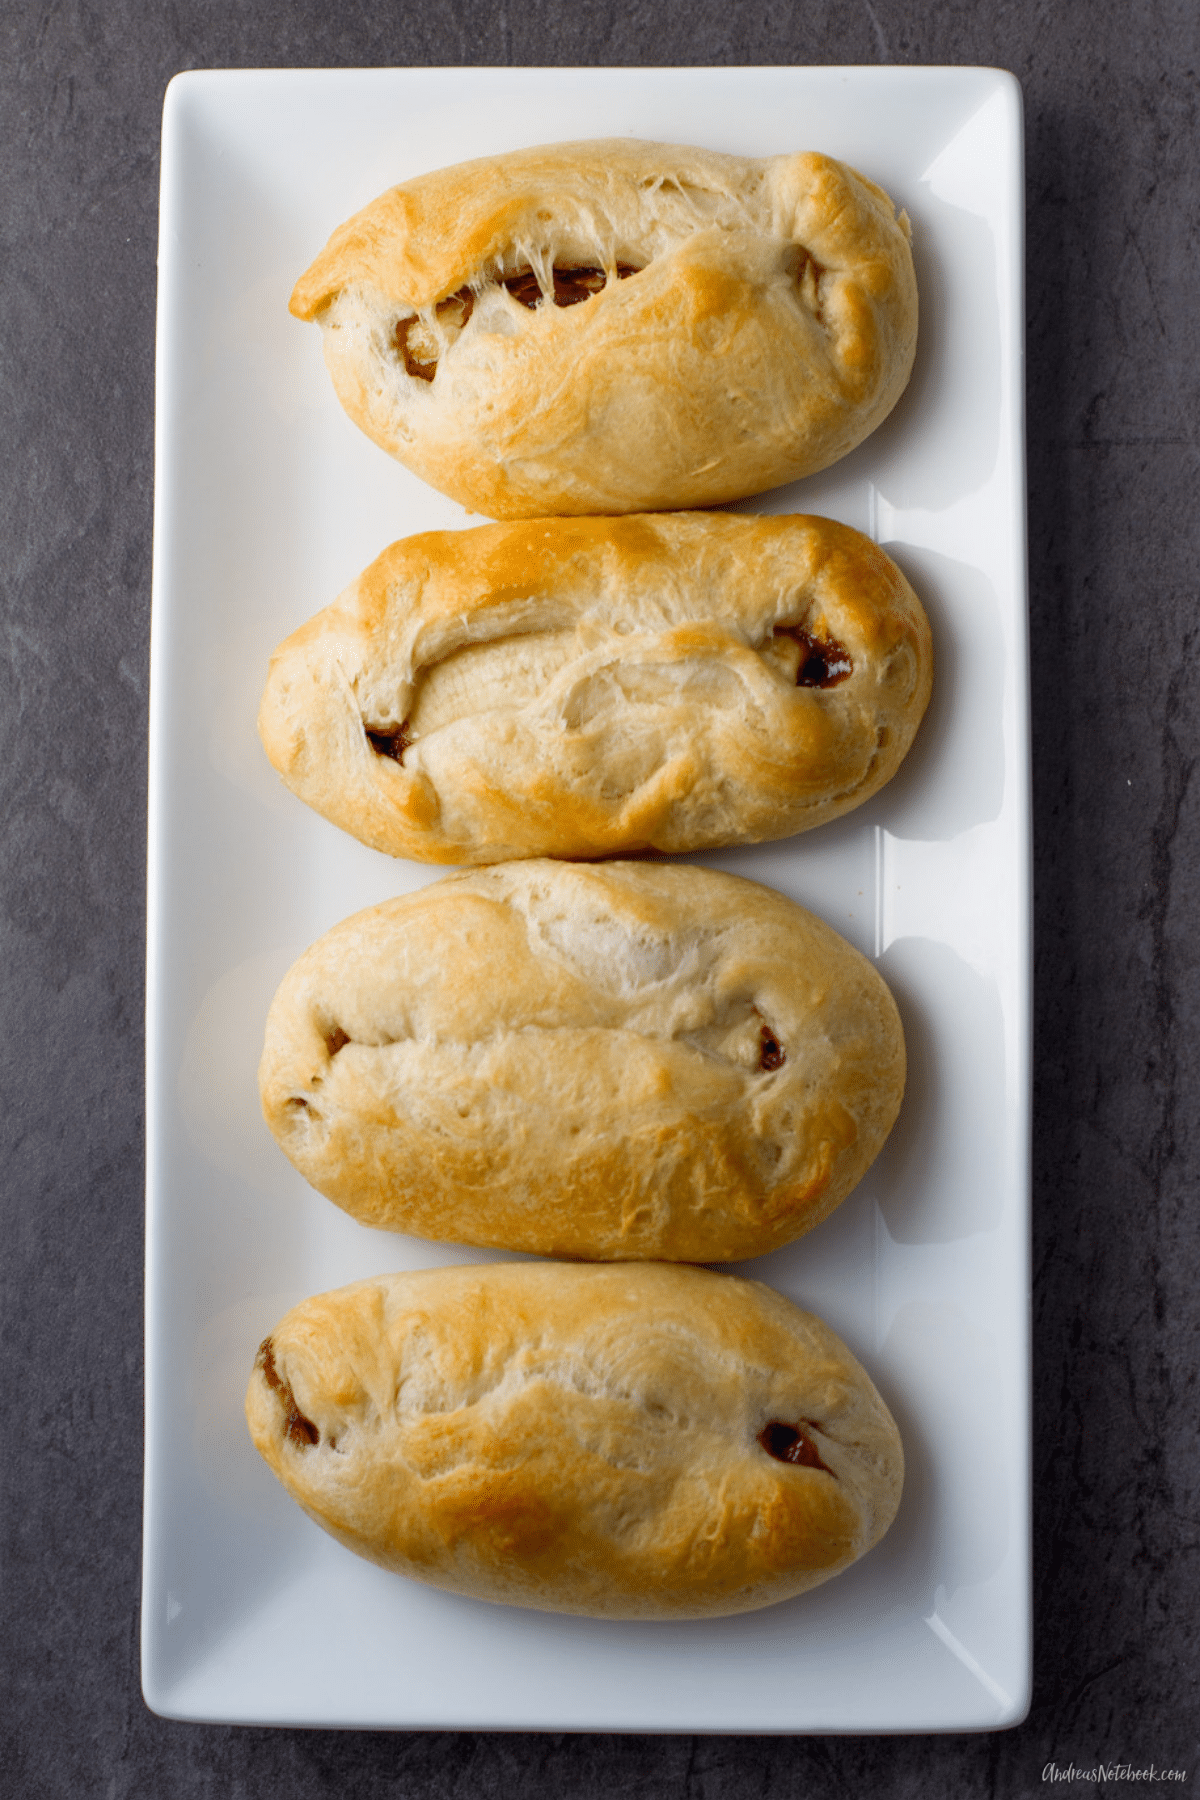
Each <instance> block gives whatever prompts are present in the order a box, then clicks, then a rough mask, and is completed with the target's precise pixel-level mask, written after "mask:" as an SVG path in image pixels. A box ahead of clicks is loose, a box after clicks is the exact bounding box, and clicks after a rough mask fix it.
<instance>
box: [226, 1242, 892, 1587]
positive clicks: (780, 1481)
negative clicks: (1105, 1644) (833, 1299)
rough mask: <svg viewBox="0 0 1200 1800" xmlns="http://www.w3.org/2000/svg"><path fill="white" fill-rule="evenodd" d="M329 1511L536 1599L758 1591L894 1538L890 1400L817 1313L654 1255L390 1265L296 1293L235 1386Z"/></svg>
mask: <svg viewBox="0 0 1200 1800" xmlns="http://www.w3.org/2000/svg"><path fill="white" fill-rule="evenodd" d="M246 1417H247V1421H248V1423H249V1426H250V1432H251V1435H252V1437H253V1439H254V1442H255V1445H256V1446H257V1448H258V1449H259V1450H260V1451H261V1453H262V1455H263V1456H264V1457H265V1458H266V1460H267V1462H268V1463H269V1465H270V1467H271V1469H272V1471H273V1473H274V1474H275V1475H277V1476H278V1477H279V1479H280V1481H282V1482H283V1484H284V1486H285V1487H286V1488H287V1490H288V1492H289V1493H290V1494H291V1496H292V1498H293V1499H294V1500H296V1501H298V1502H299V1504H300V1505H301V1506H302V1507H303V1508H304V1510H305V1512H306V1513H308V1515H309V1517H310V1518H312V1519H315V1520H316V1522H317V1524H318V1525H321V1526H323V1527H324V1528H325V1530H326V1531H328V1532H331V1533H332V1535H333V1536H334V1537H336V1538H337V1539H338V1540H339V1541H340V1542H341V1543H343V1544H344V1545H346V1547H347V1548H348V1549H350V1550H353V1551H356V1552H357V1553H358V1554H359V1555H360V1556H366V1557H369V1558H370V1560H371V1561H372V1562H376V1563H380V1564H382V1566H383V1567H384V1568H386V1569H393V1570H396V1571H398V1572H399V1573H400V1574H402V1575H409V1576H412V1577H413V1578H414V1579H416V1580H417V1581H424V1582H428V1583H430V1584H431V1585H432V1586H434V1587H440V1588H449V1589H451V1590H452V1591H454V1592H456V1593H460V1594H468V1595H471V1596H472V1597H474V1598H476V1599H480V1600H496V1601H505V1602H508V1603H509V1604H511V1605H515V1606H529V1607H535V1608H538V1609H539V1610H541V1611H544V1612H570V1613H590V1614H593V1615H596V1616H599V1617H604V1618H612V1619H663V1618H673V1619H684V1618H705V1617H712V1616H716V1615H720V1614H723V1613H736V1612H747V1611H750V1610H751V1609H753V1608H755V1607H761V1606H769V1605H770V1604H771V1603H772V1602H774V1601H777V1600H786V1599H789V1598H791V1597H792V1596H793V1595H795V1594H800V1593H803V1592H804V1591H805V1589H807V1588H811V1587H814V1586H816V1584H817V1583H818V1582H821V1581H825V1580H827V1579H828V1577H829V1576H831V1575H835V1574H837V1573H838V1572H839V1571H840V1570H841V1569H844V1568H845V1567H846V1566H847V1565H848V1564H849V1563H852V1562H853V1561H854V1560H855V1559H856V1558H857V1557H859V1556H861V1555H862V1554H863V1553H864V1551H866V1550H869V1549H870V1548H871V1546H872V1545H873V1544H874V1543H876V1542H877V1541H878V1539H879V1538H881V1537H882V1536H883V1533H884V1532H885V1531H886V1530H887V1528H888V1525H889V1524H890V1523H891V1521H892V1518H893V1517H894V1515H895V1512H896V1508H897V1506H898V1504H899V1500H900V1489H901V1484H902V1481H903V1474H904V1461H903V1452H902V1449H901V1445H900V1438H899V1434H898V1433H897V1431H896V1427H895V1424H894V1422H893V1420H892V1418H891V1415H890V1414H889V1412H888V1411H887V1408H886V1407H885V1406H884V1404H883V1402H882V1400H881V1399H880V1398H879V1395H878V1394H877V1393H876V1391H875V1389H874V1387H873V1386H872V1384H871V1382H870V1380H869V1379H868V1377H867V1375H866V1374H865V1373H864V1371H863V1370H862V1368H861V1367H860V1366H859V1364H858V1363H857V1362H856V1361H855V1360H854V1358H853V1357H852V1356H851V1355H850V1353H849V1351H848V1350H847V1349H846V1347H845V1345H844V1344H842V1343H841V1342H840V1341H839V1339H838V1338H836V1337H835V1336H834V1334H833V1332H832V1331H830V1330H829V1328H828V1326H826V1325H823V1324H822V1323H821V1321H820V1320H819V1319H816V1318H814V1317H812V1316H811V1315H810V1314H808V1313H803V1312H801V1311H800V1310H799V1309H798V1308H797V1307H795V1306H793V1305H791V1303H790V1302H789V1301H787V1300H784V1299H783V1298H782V1297H781V1296H780V1295H779V1294H776V1293H774V1292H772V1290H771V1289H770V1288H767V1287H763V1286H762V1285H761V1284H760V1283H758V1282H751V1281H739V1280H736V1279H735V1278H734V1277H733V1276H730V1275H714V1274H712V1273H710V1272H708V1271H707V1270H701V1269H679V1268H671V1267H667V1266H665V1265H662V1264H655V1263H649V1264H646V1263H643V1264H626V1265H620V1266H616V1267H612V1268H604V1269H597V1268H581V1267H578V1266H573V1265H569V1264H561V1265H555V1264H545V1263H507V1264H504V1263H502V1264H498V1265H493V1266H491V1267H484V1268H480V1267H467V1268H450V1269H424V1270H421V1271H420V1272H418V1273H415V1274H408V1275H392V1276H381V1277H376V1278H375V1279H373V1280H369V1281H360V1282H357V1283H355V1285H354V1286H352V1287H346V1288H342V1289H340V1290H339V1291H338V1292H336V1293H331V1294H322V1295H319V1296H318V1297H317V1298H316V1299H312V1300H306V1301H304V1302H303V1303H302V1304H301V1305H300V1306H297V1307H295V1308H294V1309H293V1310H292V1311H291V1312H290V1313H288V1315H287V1317H286V1318H285V1319H284V1320H283V1321H282V1322H281V1323H280V1324H279V1325H277V1326H276V1328H275V1330H274V1331H273V1332H272V1333H271V1336H270V1337H269V1338H267V1339H266V1340H265V1342H264V1343H263V1344H262V1346H261V1348H260V1350H259V1353H258V1358H257V1362H256V1364H255V1370H254V1374H253V1376H252V1378H251V1381H250V1387H249V1391H248V1393H247V1396H246Z"/></svg>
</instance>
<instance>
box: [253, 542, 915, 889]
mask: <svg viewBox="0 0 1200 1800" xmlns="http://www.w3.org/2000/svg"><path fill="white" fill-rule="evenodd" d="M931 672H932V654H931V648H930V636H929V627H928V624H927V621H926V618H925V614H924V612H923V611H922V608H921V605H920V603H919V601H918V600H917V598H916V596H915V595H914V593H913V591H912V589H911V588H910V587H909V585H908V583H907V582H906V581H905V579H904V577H903V575H901V573H900V571H899V570H898V569H897V568H896V566H895V564H894V563H893V562H892V561H891V560H890V559H889V558H888V557H887V556H885V555H884V553H883V552H882V551H881V550H879V549H878V548H877V547H876V546H875V545H874V544H872V543H871V541H870V540H869V539H868V538H865V537H863V536H862V535H861V534H860V533H859V532H856V531H852V530H850V529H849V528H848V527H847V526H844V525H839V524H835V523H834V522H833V521H831V520H828V519H814V518H794V517H771V518H758V519H756V518H740V517H734V516H729V515H723V514H667V515H650V516H642V517H633V518H623V519H621V518H618V519H539V520H534V521H531V522H529V523H523V524H511V525H491V526H481V527H479V528H478V529H476V530H473V531H462V532H428V533H425V534H423V535H421V536H419V537H413V538H406V539H404V540H403V541H402V542H400V543H397V544H393V545H392V546H391V548H390V549H389V550H386V551H385V552H384V553H383V555H382V556H380V557H379V558H378V559H377V560H376V561H375V562H374V563H372V564H371V566H370V568H369V569H367V570H366V571H365V572H364V573H363V574H362V575H361V576H359V578H358V579H357V581H355V582H353V583H352V584H351V586H350V587H349V588H347V590H346V591H345V593H344V594H343V595H342V596H341V598H340V599H339V600H338V601H337V602H336V603H335V604H334V605H333V606H331V607H329V608H327V610H326V611H325V612H323V613H320V614H318V616H317V617H316V618H315V619H313V620H312V621H311V622H310V623H309V624H307V625H305V626H303V627H302V628H301V629H300V630H299V631H297V632H295V633H294V634H293V636H292V637H290V638H289V639H288V640H287V642H286V643H284V644H282V645H281V646H280V648H279V649H278V650H277V651H276V653H275V655H274V656H273V658H272V661H271V673H270V678H269V680H268V683H267V689H266V692H265V694H264V696H263V702H262V709H261V712H260V715H259V729H260V731H261V733H262V738H263V743H264V745H265V747H266V750H267V753H268V755H269V756H270V758H271V761H272V762H273V763H274V765H275V767H276V768H277V769H278V770H279V772H280V774H281V775H282V776H283V778H284V780H285V781H286V782H287V784H288V785H289V787H291V788H292V789H294V791H295V792H296V793H298V794H299V795H300V796H301V798H302V799H304V800H306V801H307V802H308V803H309V805H310V806H313V807H315V808H316V810H317V811H318V812H321V813H323V814H324V815H325V816H326V817H327V818H329V819H332V820H333V821H334V823H335V824H337V825H340V826H342V827H343V828H344V829H345V830H347V831H350V832H352V833H353V834H354V835H355V836H356V837H359V838H361V839H362V840H363V841H364V842H365V843H368V844H372V845H374V846H375V848H377V849H380V850H386V851H388V852H390V853H391V854H392V855H396V856H407V857H413V858H416V859H418V860H421V861H428V862H496V861H500V860H503V859H506V858H509V857H518V856H536V855H554V856H567V857H584V856H604V855H613V854H620V853H622V852H625V853H628V852H631V851H637V850H643V849H657V850H668V851H687V850H696V849H703V848H709V847H712V846H716V845H721V844H736V843H747V842H757V841H759V840H762V839H765V838H775V837H783V836H786V835H788V834H789V833H791V832H795V831H804V830H807V829H808V828H809V827H810V826H812V825H817V824H820V823H822V822H823V821H825V820H827V819H833V818H837V817H838V816H839V815H840V814H842V813H844V812H846V811H848V810H849V809H850V808H851V807H854V806H856V805H858V804H859V803H860V802H861V801H863V800H866V799H867V798H869V797H870V795H871V794H873V793H875V792H876V791H877V790H878V789H879V788H880V787H881V786H882V785H883V783H884V782H885V781H887V780H888V779H889V777H890V776H891V775H892V773H893V772H894V771H895V769H896V768H897V766H898V765H899V763H900V761H901V759H902V758H903V756H904V754H905V752H906V751H907V749H908V747H909V744H910V743H911V741H912V737H913V734H914V732H915V730H916V728H917V725H918V723H919V721H920V719H921V716H922V714H923V712H924V710H925V706H926V703H927V700H928V697H929V691H930V681H931Z"/></svg>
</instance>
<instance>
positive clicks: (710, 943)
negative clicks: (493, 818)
mask: <svg viewBox="0 0 1200 1800" xmlns="http://www.w3.org/2000/svg"><path fill="white" fill-rule="evenodd" d="M904 1072H905V1057H904V1039H903V1034H902V1031H901V1027H900V1020H899V1015H898V1013H897V1010H896V1006H895V1002H894V1001H893V999H892V996H891V994H890V993H889V991H888V989H887V987H886V985H885V984H884V982H883V981H882V980H881V978H880V977H879V975H878V974H877V973H876V971H875V969H874V968H873V967H872V966H871V964H870V963H869V962H868V961H867V960H866V958H865V957H863V956H860V955H859V953H858V952H857V951H856V950H855V949H853V948H852V947H851V945H849V944H847V943H846V942H845V940H844V939H842V938H840V937H839V936H838V935H837V933H836V932H834V931H832V930H831V929H830V928H829V927H828V926H827V925H825V924H823V923H822V922H821V921H820V920H819V919H817V918H814V917H813V915H812V914H811V913H808V912H806V911H805V910H804V909H803V908H802V907H799V906H796V905H795V904H794V903H793V902H792V901H790V900H787V899H785V898H784V897H783V896H782V895H780V894H777V893H775V892H774V891H773V890H772V889H770V888H765V887H761V886H760V885H759V884H758V883H757V882H751V881H745V880H742V879H741V878H740V877H737V876H733V875H725V874H719V873H716V872H714V871H711V870H707V869H699V868H693V867H690V866H688V865H679V864H669V865H662V864H654V863H609V864H601V865H597V866H591V865H587V864H576V863H559V862H543V861H530V862H519V863H503V864H500V865H498V866H497V867H495V868H489V869H479V870H472V871H469V872H466V873H463V874H457V875H450V876H446V877H444V878H443V879H442V880H440V881H437V882H434V883H433V884H432V885H431V886H429V887H426V888H423V889H421V890H420V891H419V892H418V893H415V894H409V895H405V896H403V897H402V898H400V899H395V900H390V901H387V902H385V903H384V904H383V905H381V906H376V907H372V908H370V909H368V910H367V911H366V912H362V913H358V914H356V915H355V916H354V917H353V918H350V919H347V920H345V921H344V922H343V923H342V924H341V925H339V926H337V927H335V929H334V930H333V931H331V932H328V933H327V934H326V935H325V936H324V937H323V938H321V939H320V940H319V941H318V942H317V943H316V944H314V945H313V946H312V948H311V949H310V950H308V951H307V952H306V954H305V955H304V956H303V957H302V958H301V959H300V961H299V962H298V963H297V964H296V965H295V966H294V967H293V969H292V970H291V971H290V973H289V974H288V975H287V977H286V978H285V980H284V982H283V984H282V986H281V987H280V989H279V992H278V993H277V995H276V997H275V1000H274V1002H273V1003H272V1006H271V1011H270V1015H269V1017H268V1021H267V1028H266V1042H265V1046H264V1050H263V1057H262V1063H261V1067H260V1071H259V1082H260V1091H261V1095H262V1103H263V1111H264V1114H265V1117H266V1120H267V1123H268V1124H269V1126H270V1128H271V1130H272V1131H273V1133H274V1134H275V1137H276V1139H277V1140H278V1142H279V1144H280V1145H281V1147H282V1148H283V1150H284V1151H285V1152H286V1154H287V1155H288V1156H289V1157H290V1158H291V1160H292V1161H293V1162H294V1163H295V1165H296V1167H297V1168H298V1169H299V1170H300V1171H301V1173H302V1174H303V1175H304V1176H305V1177H306V1179H307V1180H308V1181H309V1182H311V1183H312V1185H313V1186H314V1187H315V1188H318V1189H319V1190H320V1192H321V1193H323V1194H325V1195H327V1196H328V1197H329V1198H330V1199H331V1200H334V1201H336V1202H337V1204H338V1205H339V1206H342V1207H344V1208H345V1210H346V1211H347V1212H349V1213H351V1214H353V1215H354V1217H356V1218H358V1219H360V1220H362V1221H363V1222H364V1223H366V1224H368V1225H372V1226H378V1227H383V1228H386V1229H389V1230H393V1231H406V1232H411V1233H413V1234H415V1235H416V1236H418V1237H425V1238H433V1239H440V1240H442V1241H445V1242H457V1243H470V1244H481V1245H495V1246H499V1247H502V1248H505V1249H510V1250H525V1251H534V1252H540V1253H542V1254H546V1255H561V1256H573V1257H584V1258H594V1259H598V1260H617V1259H626V1258H633V1257H637V1258H647V1259H649V1258H663V1259H666V1260H669V1261H678V1262H732V1261H737V1260H740V1259H742V1258H745V1257H752V1256H760V1255H762V1254H764V1253H765V1252H767V1251H769V1250H773V1249H775V1248H776V1247H777V1246H779V1245H780V1244H785V1243H788V1242H789V1241H790V1240H791V1239H793V1238H796V1237H799V1236H800V1235H801V1234H802V1233H803V1232H805V1231H808V1230H810V1229H811V1228H812V1227H813V1226H814V1225H816V1224H817V1223H819V1221H820V1220H821V1219H823V1218H825V1216H826V1215H827V1214H828V1213H830V1212H831V1211H832V1210H833V1208H834V1207H835V1206H837V1205H838V1204H839V1202H840V1201H841V1200H843V1199H844V1198H845V1196H846V1195H847V1194H848V1193H849V1192H850V1190H851V1188H853V1186H854V1185H855V1183H856V1182H857V1181H858V1180H859V1178H860V1177H861V1175H862V1174H863V1173H864V1171H865V1170H866V1169H867V1167H868V1166H869V1165H870V1163H871V1162H872V1161H873V1159H874V1157H875V1156H876V1155H877V1153H878V1151H879V1149H880V1147H881V1146H882V1144H883V1141H884V1139H885V1138H886V1136H887V1134H888V1132H889V1131H890V1129H891V1126H892V1124H893V1121H894V1120H895V1117H896V1114H897V1112H898V1110H899V1107H900V1101H901V1097H902V1094H903V1089H904Z"/></svg>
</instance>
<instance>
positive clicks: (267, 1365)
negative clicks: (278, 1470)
mask: <svg viewBox="0 0 1200 1800" xmlns="http://www.w3.org/2000/svg"><path fill="white" fill-rule="evenodd" d="M254 1366H255V1368H256V1369H261V1370H262V1373H263V1380H264V1381H265V1382H266V1384H267V1386H268V1387H269V1388H270V1389H271V1391H272V1393H276V1394H278V1395H279V1399H280V1403H281V1405H282V1406H283V1410H284V1430H285V1433H286V1435H287V1436H288V1437H290V1438H291V1440H292V1442H293V1444H299V1445H300V1446H301V1448H302V1449H303V1448H306V1447H307V1446H308V1445H309V1444H319V1443H320V1441H321V1434H320V1432H319V1431H318V1430H317V1428H316V1426H315V1425H314V1424H313V1422H312V1420H311V1419H306V1418H305V1416H304V1414H303V1413H302V1412H301V1411H300V1408H299V1407H298V1406H297V1405H296V1396H295V1394H293V1392H292V1384H291V1382H290V1381H285V1380H284V1379H283V1376H282V1375H281V1374H280V1373H279V1370H278V1369H277V1368H276V1367H275V1346H274V1344H273V1343H272V1342H271V1340H270V1338H264V1339H263V1341H262V1343H261V1344H260V1345H259V1346H258V1355H257V1356H256V1357H255V1359H254Z"/></svg>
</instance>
